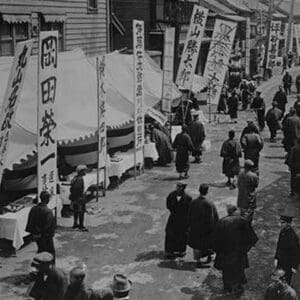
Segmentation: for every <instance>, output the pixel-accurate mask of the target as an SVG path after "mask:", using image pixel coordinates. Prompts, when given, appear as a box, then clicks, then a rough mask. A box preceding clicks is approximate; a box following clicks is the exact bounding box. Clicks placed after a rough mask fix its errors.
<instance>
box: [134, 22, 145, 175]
mask: <svg viewBox="0 0 300 300" xmlns="http://www.w3.org/2000/svg"><path fill="white" fill-rule="evenodd" d="M144 49H145V48H144V21H139V20H133V64H134V68H133V70H134V81H133V82H134V178H135V179H136V166H137V151H142V164H143V162H144V150H143V148H144V142H145V141H144V135H145V134H144V130H145V128H144V126H145V125H144V123H145V116H144V97H145V95H144Z"/></svg>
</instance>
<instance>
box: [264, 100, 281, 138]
mask: <svg viewBox="0 0 300 300" xmlns="http://www.w3.org/2000/svg"><path fill="white" fill-rule="evenodd" d="M282 116H283V114H282V110H280V109H279V108H278V104H277V102H273V103H272V108H270V109H269V110H268V112H267V114H266V122H267V125H268V127H269V130H270V135H271V137H270V142H272V143H274V142H276V140H275V138H276V134H277V130H278V129H280V128H281V124H280V120H281V119H282Z"/></svg>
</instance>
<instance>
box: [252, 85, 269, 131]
mask: <svg viewBox="0 0 300 300" xmlns="http://www.w3.org/2000/svg"><path fill="white" fill-rule="evenodd" d="M250 108H251V109H253V110H254V111H255V112H256V116H257V121H258V125H259V129H260V131H262V130H263V129H264V128H265V109H266V105H265V100H264V99H263V98H262V97H261V91H256V97H255V98H254V99H253V101H252V103H251V105H250Z"/></svg>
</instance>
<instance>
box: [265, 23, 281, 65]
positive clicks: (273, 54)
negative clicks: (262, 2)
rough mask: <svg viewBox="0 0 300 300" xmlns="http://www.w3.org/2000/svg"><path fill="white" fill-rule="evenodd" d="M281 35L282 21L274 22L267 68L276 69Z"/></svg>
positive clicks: (271, 30)
mask: <svg viewBox="0 0 300 300" xmlns="http://www.w3.org/2000/svg"><path fill="white" fill-rule="evenodd" d="M280 35H281V21H272V23H271V29H270V38H269V44H268V56H267V68H268V69H272V68H273V67H275V63H276V58H277V56H278V47H279V39H280Z"/></svg>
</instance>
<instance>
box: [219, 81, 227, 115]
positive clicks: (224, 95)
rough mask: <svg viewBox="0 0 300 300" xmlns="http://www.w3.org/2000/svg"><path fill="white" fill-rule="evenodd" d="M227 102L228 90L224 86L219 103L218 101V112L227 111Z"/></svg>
mask: <svg viewBox="0 0 300 300" xmlns="http://www.w3.org/2000/svg"><path fill="white" fill-rule="evenodd" d="M227 102H228V92H227V89H226V87H225V86H223V88H222V91H221V95H220V99H219V103H218V107H217V112H218V114H220V113H221V112H223V113H224V114H225V113H226V110H227Z"/></svg>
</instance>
